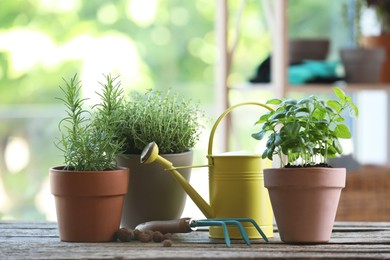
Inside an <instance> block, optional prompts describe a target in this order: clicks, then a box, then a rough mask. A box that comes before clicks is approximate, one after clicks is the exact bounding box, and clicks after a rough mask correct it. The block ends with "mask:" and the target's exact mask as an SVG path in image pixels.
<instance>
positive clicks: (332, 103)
mask: <svg viewBox="0 0 390 260" xmlns="http://www.w3.org/2000/svg"><path fill="white" fill-rule="evenodd" d="M326 105H328V106H329V107H331V108H333V109H334V110H335V111H336V112H337V113H338V112H340V111H341V109H342V106H341V104H340V103H339V102H338V101H336V100H328V101H327V102H326Z"/></svg>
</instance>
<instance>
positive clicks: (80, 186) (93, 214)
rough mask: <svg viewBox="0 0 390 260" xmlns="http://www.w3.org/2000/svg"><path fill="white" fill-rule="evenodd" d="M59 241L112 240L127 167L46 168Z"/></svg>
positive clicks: (124, 186)
mask: <svg viewBox="0 0 390 260" xmlns="http://www.w3.org/2000/svg"><path fill="white" fill-rule="evenodd" d="M49 175H50V187H51V193H52V194H53V195H54V198H55V204H56V211H57V221H58V229H59V232H60V238H61V240H62V241H69V242H104V241H112V240H113V239H114V235H115V232H116V231H117V230H118V229H119V225H120V219H121V213H122V206H123V201H124V195H125V194H126V193H127V187H128V183H129V170H128V169H127V168H123V167H118V169H116V170H112V171H66V170H63V167H54V168H50V170H49Z"/></svg>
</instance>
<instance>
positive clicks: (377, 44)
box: [361, 34, 390, 83]
mask: <svg viewBox="0 0 390 260" xmlns="http://www.w3.org/2000/svg"><path fill="white" fill-rule="evenodd" d="M361 42H362V45H363V46H364V47H367V48H383V49H384V50H385V51H386V58H385V61H384V63H383V66H382V72H381V75H380V82H386V83H389V82H390V73H389V72H390V34H383V35H379V36H364V37H362V39H361Z"/></svg>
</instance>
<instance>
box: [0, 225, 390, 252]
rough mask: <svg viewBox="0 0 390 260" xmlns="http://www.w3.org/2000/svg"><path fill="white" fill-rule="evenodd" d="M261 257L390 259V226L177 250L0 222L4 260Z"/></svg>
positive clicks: (196, 240) (176, 240)
mask: <svg viewBox="0 0 390 260" xmlns="http://www.w3.org/2000/svg"><path fill="white" fill-rule="evenodd" d="M86 258H88V259H258V258H295V259H302V258H322V259H340V258H344V259H345V258H363V259H368V258H369V259H372V258H390V222H366V223H361V222H360V223H359V222H338V223H336V224H335V227H334V230H333V234H332V238H331V240H330V241H329V243H327V244H319V245H288V244H285V243H283V242H281V241H280V239H279V235H278V233H277V232H275V237H274V238H272V239H271V240H270V242H269V243H266V242H264V241H263V240H252V245H251V246H250V247H248V246H246V245H245V244H244V243H243V241H241V240H235V241H233V244H232V247H231V248H226V246H225V244H224V241H223V240H214V239H213V240H212V239H209V238H208V232H206V231H195V232H192V233H187V234H176V235H175V236H174V237H173V245H172V247H163V246H162V244H161V243H153V242H150V243H142V242H134V241H133V242H128V243H121V242H109V243H67V242H61V241H60V239H59V236H58V230H57V224H56V223H47V222H6V221H3V222H0V259H86Z"/></svg>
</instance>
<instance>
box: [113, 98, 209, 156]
mask: <svg viewBox="0 0 390 260" xmlns="http://www.w3.org/2000/svg"><path fill="white" fill-rule="evenodd" d="M203 116H204V115H203V113H202V112H201V111H200V110H199V105H198V104H197V103H193V102H192V101H191V100H186V99H184V98H182V97H179V96H178V95H177V94H174V93H171V92H168V93H166V94H165V95H163V94H162V93H161V92H159V91H153V90H149V91H147V92H146V93H144V94H142V93H138V92H133V93H132V94H131V97H130V101H128V102H126V105H125V106H124V107H123V110H122V113H121V125H120V126H119V127H117V133H118V138H119V139H125V140H126V141H125V147H124V149H125V151H126V153H127V154H140V153H141V151H142V149H143V148H144V147H145V146H146V145H147V144H148V143H150V142H152V141H154V142H156V143H157V144H158V146H159V150H160V152H161V153H162V154H167V153H181V152H185V151H188V150H190V149H191V148H193V147H194V146H195V144H196V142H197V141H198V140H199V135H200V129H201V128H202V124H201V120H202V118H203Z"/></svg>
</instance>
